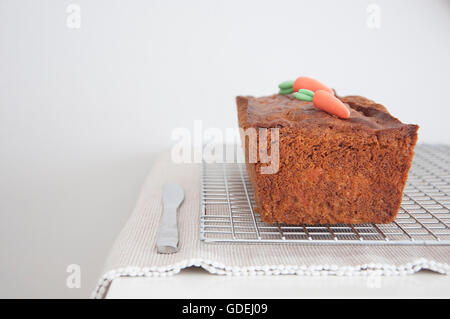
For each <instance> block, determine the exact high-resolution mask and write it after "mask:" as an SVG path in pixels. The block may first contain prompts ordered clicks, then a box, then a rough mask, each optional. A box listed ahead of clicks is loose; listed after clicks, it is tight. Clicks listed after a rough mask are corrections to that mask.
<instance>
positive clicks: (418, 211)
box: [200, 144, 450, 245]
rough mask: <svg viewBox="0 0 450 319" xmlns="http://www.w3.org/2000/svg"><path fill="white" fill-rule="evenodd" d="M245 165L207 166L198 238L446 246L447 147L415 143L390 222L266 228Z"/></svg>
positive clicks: (449, 221)
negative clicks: (401, 198) (392, 219)
mask: <svg viewBox="0 0 450 319" xmlns="http://www.w3.org/2000/svg"><path fill="white" fill-rule="evenodd" d="M255 207H256V203H255V201H254V198H253V190H252V186H251V184H250V181H249V179H248V176H247V172H246V170H245V166H244V164H236V163H235V164H206V163H203V174H202V210H203V211H202V216H201V225H200V236H201V239H202V240H204V241H206V242H245V243H249V242H251V243H269V242H270V243H299V244H300V243H301V244H305V243H308V244H376V245H450V209H449V207H450V146H446V145H425V144H422V145H418V146H416V148H415V156H414V160H413V164H412V167H411V170H410V172H409V178H408V181H407V183H406V186H405V191H404V194H403V201H402V205H401V208H400V211H399V213H398V216H397V219H396V220H395V221H394V222H392V223H390V224H354V225H345V224H338V225H300V226H299V225H285V224H278V225H277V224H276V225H273V224H266V223H264V222H262V221H261V218H260V216H259V214H257V213H255Z"/></svg>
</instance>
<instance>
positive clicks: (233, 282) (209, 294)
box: [106, 268, 450, 299]
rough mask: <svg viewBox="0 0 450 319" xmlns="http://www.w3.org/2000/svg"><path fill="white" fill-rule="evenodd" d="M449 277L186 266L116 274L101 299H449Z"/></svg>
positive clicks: (435, 274) (426, 272)
mask: <svg viewBox="0 0 450 319" xmlns="http://www.w3.org/2000/svg"><path fill="white" fill-rule="evenodd" d="M449 297H450V276H446V275H440V274H437V273H434V272H431V271H421V272H419V273H416V274H414V275H408V276H392V277H385V276H372V277H337V276H325V277H306V276H295V275H281V276H253V277H250V276H246V277H232V276H219V275H212V274H209V273H208V272H206V271H205V270H203V269H199V268H189V269H185V270H183V271H181V272H180V273H179V274H177V275H174V276H168V277H159V278H152V277H149V278H147V277H121V278H118V279H115V280H114V281H113V282H112V283H111V286H110V289H109V291H108V294H107V296H106V298H192V299H195V298H449Z"/></svg>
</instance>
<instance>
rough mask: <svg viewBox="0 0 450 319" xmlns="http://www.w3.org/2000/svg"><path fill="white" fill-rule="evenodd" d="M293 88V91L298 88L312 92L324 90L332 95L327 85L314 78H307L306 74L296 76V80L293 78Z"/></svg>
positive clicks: (296, 90)
mask: <svg viewBox="0 0 450 319" xmlns="http://www.w3.org/2000/svg"><path fill="white" fill-rule="evenodd" d="M293 89H294V92H298V90H300V89H308V90H311V91H313V92H316V91H317V90H324V91H327V92H329V93H330V94H332V95H334V92H333V90H332V89H330V88H329V87H328V86H326V85H325V84H323V83H321V82H319V81H317V80H315V79H312V78H308V77H306V76H301V77H299V78H297V80H295V82H294V85H293Z"/></svg>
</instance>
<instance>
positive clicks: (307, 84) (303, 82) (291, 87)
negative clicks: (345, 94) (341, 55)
mask: <svg viewBox="0 0 450 319" xmlns="http://www.w3.org/2000/svg"><path fill="white" fill-rule="evenodd" d="M278 87H279V88H280V92H279V93H278V94H281V95H287V94H291V93H294V94H293V96H294V97H295V98H296V99H298V100H301V101H308V102H313V104H314V106H315V107H317V108H318V109H321V110H322V111H325V112H327V113H329V114H332V115H336V116H337V117H339V118H343V119H348V118H349V117H350V109H349V108H348V107H347V106H345V104H344V103H342V102H341V100H339V99H338V98H337V97H335V96H334V91H333V90H332V89H330V88H329V87H327V86H326V85H325V84H323V83H321V82H319V81H317V80H315V79H313V78H309V77H306V76H301V77H298V78H297V79H296V80H295V81H291V80H288V81H284V82H282V83H280V84H279V85H278Z"/></svg>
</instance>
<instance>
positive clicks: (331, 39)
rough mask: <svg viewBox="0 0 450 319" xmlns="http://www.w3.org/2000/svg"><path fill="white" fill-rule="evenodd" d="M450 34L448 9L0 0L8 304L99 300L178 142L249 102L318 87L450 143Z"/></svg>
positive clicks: (230, 122)
mask: <svg viewBox="0 0 450 319" xmlns="http://www.w3.org/2000/svg"><path fill="white" fill-rule="evenodd" d="M70 3H75V4H78V5H80V7H81V28H80V29H69V28H68V27H67V26H66V19H67V13H66V8H67V6H68V5H69V4H70ZM369 3H375V4H377V5H379V7H380V9H381V25H380V29H371V28H369V27H368V26H367V24H366V20H367V18H368V13H367V12H366V9H367V6H368V4H369ZM449 31H450V1H443V0H442V1H438V0H433V1H364V0H361V1H332V0H329V1H298V0H293V1H286V0H277V1H262V0H259V1H243V0H239V1H233V0H227V1H207V0H204V1H198V0H190V1H181V0H180V1H111V0H110V1H106V0H105V1H98V0H89V1H88V0H78V1H75V0H73V1H57V0H53V1H50V0H39V1H37V0H33V1H32V0H29V1H23V0H20V1H18V0H0V254H1V255H0V256H1V259H0V282H1V284H0V297H87V296H88V295H89V293H90V291H91V290H92V289H93V287H94V284H95V282H96V280H97V278H98V277H99V275H100V270H101V267H102V265H103V262H104V260H105V258H106V255H107V252H108V249H109V248H110V247H111V245H112V242H113V240H114V238H115V236H116V234H117V232H118V231H119V230H120V228H121V226H122V225H123V223H124V222H125V220H126V218H127V216H128V214H129V213H130V211H131V209H132V207H133V205H134V201H135V199H136V197H137V194H138V191H139V188H140V184H141V183H142V181H143V180H144V178H145V174H146V172H147V171H148V170H149V169H150V167H151V164H152V160H153V159H154V156H155V155H156V154H157V153H158V152H160V151H161V150H162V149H163V148H168V147H170V146H171V145H172V144H173V142H172V141H171V139H170V136H171V135H170V134H171V131H172V130H173V129H174V128H175V127H180V126H182V127H187V128H192V125H193V121H194V120H195V119H202V120H203V121H204V126H205V127H208V126H214V127H219V128H226V127H233V126H235V125H236V113H235V106H234V97H235V96H236V95H238V94H249V95H259V94H272V93H275V92H276V86H277V84H278V83H279V82H281V81H283V80H285V79H295V77H297V76H299V75H309V76H312V77H315V78H317V79H320V80H321V81H323V82H325V83H327V84H328V85H329V86H331V87H334V88H335V89H336V90H337V91H338V93H340V94H360V95H364V96H367V97H369V98H372V99H374V100H376V101H378V102H381V103H383V104H385V105H386V106H388V108H389V109H390V110H391V112H392V113H393V114H394V115H396V116H398V117H399V118H400V119H401V120H402V121H404V122H408V123H418V124H419V125H420V126H421V128H420V132H419V135H420V142H432V143H436V142H439V143H448V142H450V139H449V137H450V125H449V124H448V120H449V115H450V111H449V110H450V102H449V101H450V95H449V94H450V90H449V85H450V61H449V56H450V41H449ZM73 263H75V264H79V265H80V266H81V269H82V286H81V289H68V288H67V287H66V276H67V273H66V267H67V265H69V264H73Z"/></svg>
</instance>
